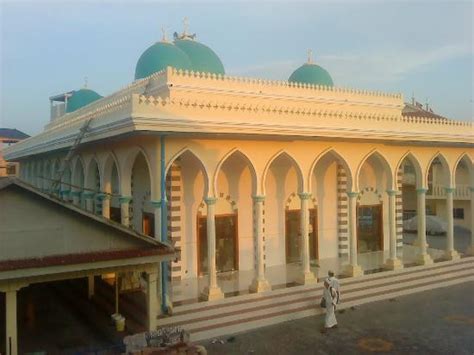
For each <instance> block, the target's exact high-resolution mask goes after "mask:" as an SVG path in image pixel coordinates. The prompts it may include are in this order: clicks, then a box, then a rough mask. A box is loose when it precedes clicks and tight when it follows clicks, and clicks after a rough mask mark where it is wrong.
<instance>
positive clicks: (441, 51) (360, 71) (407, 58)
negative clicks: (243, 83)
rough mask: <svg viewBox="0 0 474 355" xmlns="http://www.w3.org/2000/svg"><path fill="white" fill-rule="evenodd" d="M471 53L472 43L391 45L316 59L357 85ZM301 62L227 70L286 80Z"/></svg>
mask: <svg viewBox="0 0 474 355" xmlns="http://www.w3.org/2000/svg"><path fill="white" fill-rule="evenodd" d="M472 53H473V51H472V47H470V46H466V45H461V44H457V45H446V46H443V47H438V48H432V49H422V48H397V49H395V48H392V49H384V50H378V51H375V50H373V51H364V52H363V53H356V52H352V53H344V54H337V55H331V54H329V55H321V56H319V57H318V58H317V59H318V62H319V63H320V64H321V66H323V67H324V68H326V69H327V70H328V71H329V72H330V73H331V75H332V76H333V78H334V79H335V82H337V83H344V85H351V86H354V85H355V86H357V85H370V84H380V83H393V82H397V81H399V80H401V79H403V78H405V77H407V76H409V75H410V74H412V73H413V72H414V71H417V70H423V69H424V68H426V67H428V66H430V65H434V64H437V63H441V62H444V61H446V60H450V59H453V58H457V57H460V56H463V55H467V54H471V55H472ZM301 64H302V62H301V60H287V61H277V62H271V63H265V64H258V65H253V66H249V67H242V68H229V69H228V70H227V72H228V74H229V75H237V76H246V77H259V78H265V79H275V80H286V79H287V78H288V77H289V76H290V75H291V73H292V72H293V71H294V70H295V69H296V68H298V67H299V66H300V65H301Z"/></svg>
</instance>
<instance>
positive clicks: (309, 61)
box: [308, 49, 314, 64]
mask: <svg viewBox="0 0 474 355" xmlns="http://www.w3.org/2000/svg"><path fill="white" fill-rule="evenodd" d="M313 63H314V61H313V51H312V50H311V49H308V64H313Z"/></svg>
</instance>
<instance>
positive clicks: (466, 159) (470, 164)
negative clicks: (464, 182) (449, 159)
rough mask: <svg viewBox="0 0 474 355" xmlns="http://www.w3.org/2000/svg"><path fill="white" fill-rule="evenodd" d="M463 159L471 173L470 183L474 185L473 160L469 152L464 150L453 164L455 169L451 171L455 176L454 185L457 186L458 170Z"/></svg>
mask: <svg viewBox="0 0 474 355" xmlns="http://www.w3.org/2000/svg"><path fill="white" fill-rule="evenodd" d="M461 161H464V162H465V164H466V167H467V171H468V174H469V183H470V184H471V187H474V167H473V162H472V160H471V158H470V157H469V155H468V154H467V152H463V153H462V154H461V155H460V156H459V157H458V159H457V160H456V162H455V163H454V165H453V171H452V172H451V174H452V177H453V186H456V171H457V169H458V166H459V164H460V163H461Z"/></svg>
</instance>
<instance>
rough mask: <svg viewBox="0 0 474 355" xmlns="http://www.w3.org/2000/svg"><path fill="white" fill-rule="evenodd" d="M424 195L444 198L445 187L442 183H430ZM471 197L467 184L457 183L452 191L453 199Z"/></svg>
mask: <svg viewBox="0 0 474 355" xmlns="http://www.w3.org/2000/svg"><path fill="white" fill-rule="evenodd" d="M426 197H431V198H446V188H445V186H443V185H430V187H429V189H428V193H427V195H426ZM470 197H471V192H470V189H469V185H464V184H462V185H461V184H457V185H456V189H455V190H454V193H453V198H454V199H455V200H467V199H469V198H470Z"/></svg>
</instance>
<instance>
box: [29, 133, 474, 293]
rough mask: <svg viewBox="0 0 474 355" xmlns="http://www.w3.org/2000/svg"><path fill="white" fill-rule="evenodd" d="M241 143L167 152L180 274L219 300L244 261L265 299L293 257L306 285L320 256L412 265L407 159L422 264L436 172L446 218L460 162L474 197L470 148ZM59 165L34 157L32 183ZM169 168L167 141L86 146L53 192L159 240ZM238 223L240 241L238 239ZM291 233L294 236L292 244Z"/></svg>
mask: <svg viewBox="0 0 474 355" xmlns="http://www.w3.org/2000/svg"><path fill="white" fill-rule="evenodd" d="M231 144H232V143H227V144H218V141H216V144H212V143H209V142H205V143H203V142H199V141H195V142H191V143H189V142H186V141H182V142H180V141H177V142H172V144H169V145H167V146H166V152H165V167H166V181H164V182H163V186H165V187H166V196H167V198H166V204H167V205H166V207H167V209H166V210H167V215H168V216H167V221H166V223H167V224H168V227H167V231H168V232H167V233H168V237H169V239H170V240H171V242H173V244H174V245H175V246H177V247H179V248H181V253H182V255H181V258H180V260H179V261H178V262H177V264H178V265H177V266H176V267H173V270H177V271H176V274H177V275H183V272H184V271H185V272H186V273H188V272H189V273H190V274H192V275H198V274H199V273H200V272H203V271H204V272H206V273H208V274H209V287H208V288H207V289H206V291H205V293H206V295H207V297H208V298H209V299H215V298H220V297H222V292H221V291H220V288H219V286H218V284H217V276H216V274H217V272H218V271H226V270H235V269H240V268H242V265H245V267H251V268H253V269H254V270H255V279H254V281H253V282H252V284H251V285H250V289H251V290H252V291H256V292H259V291H263V290H267V289H269V287H270V285H269V284H268V281H267V280H266V277H265V267H266V266H271V265H276V264H278V263H285V262H288V260H290V259H291V260H293V261H300V262H301V265H302V266H301V275H300V281H301V283H311V282H316V279H315V277H314V275H313V274H312V272H311V270H310V262H311V259H313V258H316V259H317V258H320V257H325V256H328V255H329V254H330V255H336V256H347V257H348V264H347V269H346V272H347V273H348V274H350V275H352V276H357V275H360V274H361V273H362V270H361V268H360V266H359V263H358V253H360V252H361V250H367V251H370V250H388V251H389V255H390V257H389V258H388V260H387V261H386V266H387V267H388V268H391V269H396V268H400V267H402V264H401V261H400V258H399V249H400V244H401V240H400V233H399V231H398V229H397V225H398V224H399V222H400V221H399V218H398V217H397V213H398V212H397V208H399V207H398V202H397V201H398V200H397V199H398V198H399V196H400V194H401V184H400V181H401V176H402V175H403V173H404V171H403V170H404V166H405V165H407V164H408V165H410V166H411V167H412V170H413V175H414V179H415V188H416V194H417V197H416V204H417V215H418V217H417V218H418V239H419V243H420V255H419V262H420V264H427V263H431V262H432V260H431V258H430V256H429V255H428V253H427V243H426V226H425V210H426V194H427V192H428V191H429V189H430V188H432V187H430V177H431V176H432V174H433V166H436V167H437V168H436V171H437V174H438V175H439V176H440V178H439V179H438V181H442V185H443V188H444V193H445V198H446V210H447V211H452V209H453V208H452V206H453V195H454V193H455V191H456V180H459V176H458V175H459V173H458V170H459V168H460V167H461V166H462V167H463V168H465V169H467V171H468V180H469V181H468V184H469V188H470V190H471V192H472V189H473V187H474V173H473V159H472V156H470V155H469V154H468V153H466V152H463V151H461V150H459V149H451V148H446V149H445V150H442V151H437V150H435V149H434V148H428V147H419V148H418V147H413V148H411V149H407V148H406V147H405V148H403V147H398V148H397V147H395V148H394V147H390V146H385V145H379V146H374V145H370V144H359V145H355V144H347V145H343V144H334V145H331V146H329V145H328V146H324V145H318V146H317V147H315V148H313V147H311V146H305V144H304V143H301V144H299V145H297V146H293V145H292V144H288V145H284V144H282V143H278V144H267V145H262V147H261V148H262V149H260V147H258V146H254V145H253V144H252V142H244V143H241V144H235V147H232V146H231ZM59 159H60V157H56V156H55V157H50V158H48V159H35V160H32V161H25V162H23V164H22V165H21V176H22V177H23V179H25V180H26V181H27V182H29V183H30V184H32V185H35V186H36V187H38V188H40V189H43V190H45V191H48V190H50V189H51V187H52V186H53V184H52V181H54V180H55V179H56V180H57V179H58V178H59V167H60V165H61V164H60V160H59ZM161 163H162V162H161V160H160V152H159V144H157V143H156V142H154V143H152V144H145V145H138V144H136V145H133V146H130V145H120V146H116V147H115V146H111V150H104V151H95V152H88V151H83V152H81V153H80V154H78V155H76V156H75V157H74V158H73V159H72V161H71V162H70V164H69V165H68V166H66V167H65V169H64V171H63V172H62V179H61V184H56V185H55V186H57V191H48V192H53V193H56V194H58V195H61V197H62V198H63V199H65V200H68V201H71V202H73V203H75V204H76V205H78V206H81V207H83V208H86V209H88V210H89V211H91V212H94V213H97V214H102V215H103V216H104V217H105V218H111V219H115V220H117V221H120V222H121V223H122V224H124V225H127V226H130V227H133V228H134V229H136V230H138V231H139V232H142V233H144V234H148V235H151V236H159V235H160V233H161V229H162V227H161V223H162V218H161V214H162V211H161V208H162V206H163V205H162V201H161V194H160V192H161V185H162V184H161V178H160V169H161ZM473 195H474V193H471V195H470V196H471V199H470V201H471V202H470V203H471V212H470V213H471V215H472V214H473V210H474V208H473V204H474V201H473ZM364 206H367V207H365V209H364V208H362V207H364ZM374 206H375V207H374ZM366 213H367V216H365V214H366ZM377 213H378V214H380V219H379V224H380V225H379V226H378V227H377V228H380V231H381V233H380V234H381V235H382V236H383V237H381V239H380V240H375V241H374V240H373V238H371V237H370V233H368V234H367V233H365V231H364V230H363V226H362V227H361V225H363V222H364V218H365V217H367V220H368V221H369V220H370V218H372V217H371V216H374V215H378V214H377ZM358 214H362V215H359V216H358ZM369 217H370V218H369ZM196 219H197V222H196ZM446 220H447V222H448V233H447V245H446V257H447V258H450V259H453V258H457V257H459V255H458V254H457V252H456V251H455V250H454V242H453V239H454V236H453V214H452V213H450V212H447V214H446ZM473 220H474V217H471V224H472V223H473ZM235 227H237V228H238V232H237V235H238V237H237V238H236V239H237V240H232V238H231V236H232V233H234V234H235V231H232V229H233V228H235ZM216 228H217V230H216ZM471 228H472V227H471ZM229 231H230V232H229ZM203 233H204V234H205V235H204V237H203V235H202V234H203ZM364 233H365V234H364ZM358 234H359V236H358ZM366 234H367V235H366ZM282 235H287V236H288V235H290V236H291V235H294V236H293V237H291V238H288V237H287V238H286V239H287V240H285V237H284V236H283V239H282ZM229 236H230V237H229ZM364 238H365V239H364ZM220 244H222V245H224V247H222V245H220ZM239 265H241V267H240V268H239Z"/></svg>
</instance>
